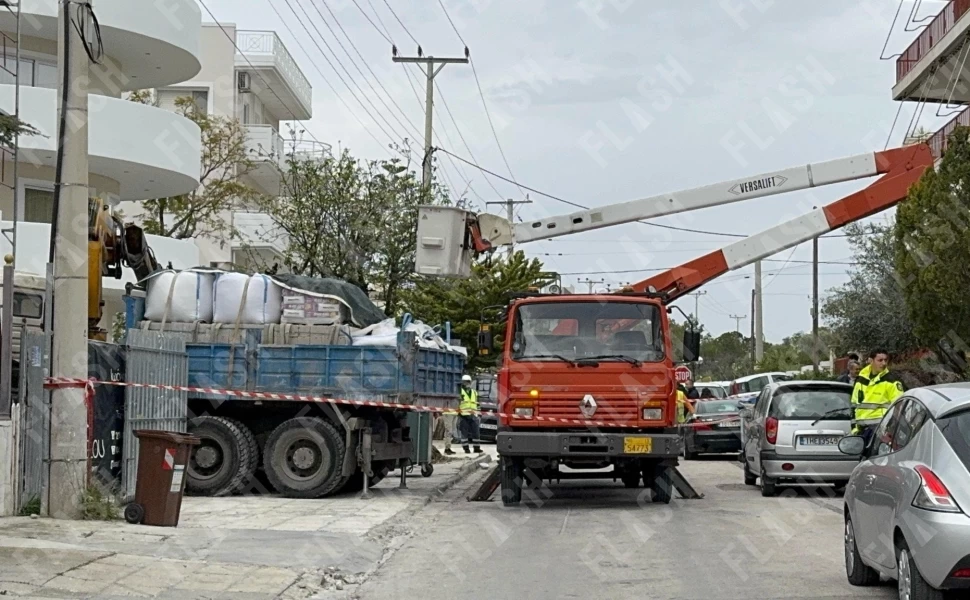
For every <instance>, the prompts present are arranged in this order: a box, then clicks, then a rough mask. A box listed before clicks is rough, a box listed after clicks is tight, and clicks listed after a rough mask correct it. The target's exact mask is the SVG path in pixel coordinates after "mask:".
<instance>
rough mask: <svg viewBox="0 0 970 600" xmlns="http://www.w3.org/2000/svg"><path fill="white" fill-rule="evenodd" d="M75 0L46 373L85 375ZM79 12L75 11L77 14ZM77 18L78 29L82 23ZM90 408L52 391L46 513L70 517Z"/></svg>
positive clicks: (61, 40) (70, 391)
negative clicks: (81, 303)
mask: <svg viewBox="0 0 970 600" xmlns="http://www.w3.org/2000/svg"><path fill="white" fill-rule="evenodd" d="M84 3H85V2H83V1H82V2H79V1H78V0H72V1H71V2H68V1H67V0H61V1H60V9H59V12H58V28H59V33H58V44H57V45H58V64H59V66H60V72H59V75H60V81H59V83H58V94H59V97H60V98H61V103H60V107H59V109H58V120H59V127H58V134H59V140H58V151H57V161H58V164H57V167H56V175H55V179H56V181H55V185H56V187H55V191H54V215H55V221H54V227H53V229H52V231H51V250H52V257H51V258H52V262H53V263H54V290H53V291H54V295H53V298H54V300H53V319H52V320H53V341H52V344H53V347H52V352H51V363H52V364H51V375H52V376H53V377H67V378H71V379H86V378H87V375H88V373H87V362H88V360H87V311H85V310H78V306H77V304H78V299H80V298H87V296H88V232H87V221H88V219H87V213H88V72H89V65H88V54H87V52H86V49H85V47H84V44H83V43H82V41H81V38H80V36H79V35H78V33H77V30H76V29H75V26H74V25H73V23H72V19H73V18H74V15H75V14H81V11H77V12H76V11H74V10H73V9H74V6H75V5H76V4H84ZM78 18H80V17H78ZM87 26H88V24H87V23H79V24H78V27H81V28H84V27H87ZM87 426H88V422H87V411H86V409H85V406H84V389H83V388H79V387H68V388H63V389H55V390H53V392H52V393H51V433H50V436H51V441H50V487H49V489H48V497H47V503H46V506H47V511H46V512H47V514H48V515H50V516H51V517H55V518H67V519H74V518H77V517H78V515H79V514H80V502H81V496H82V494H83V493H84V490H85V487H86V485H87Z"/></svg>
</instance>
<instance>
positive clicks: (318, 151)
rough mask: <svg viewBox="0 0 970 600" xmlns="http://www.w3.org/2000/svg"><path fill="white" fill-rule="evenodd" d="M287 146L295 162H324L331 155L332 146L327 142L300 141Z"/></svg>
mask: <svg viewBox="0 0 970 600" xmlns="http://www.w3.org/2000/svg"><path fill="white" fill-rule="evenodd" d="M286 146H287V152H288V153H292V154H293V158H294V159H295V160H323V159H325V158H327V157H328V156H330V155H331V153H330V150H331V146H330V144H327V143H325V142H317V141H312V140H310V141H307V140H300V141H298V142H291V143H288V144H287V145H286Z"/></svg>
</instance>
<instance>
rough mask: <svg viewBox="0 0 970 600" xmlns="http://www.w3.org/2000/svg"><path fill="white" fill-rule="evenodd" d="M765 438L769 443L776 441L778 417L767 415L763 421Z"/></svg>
mask: <svg viewBox="0 0 970 600" xmlns="http://www.w3.org/2000/svg"><path fill="white" fill-rule="evenodd" d="M765 440H767V441H768V443H769V444H774V443H776V442H777V441H778V419H776V418H774V417H768V419H767V420H766V421H765Z"/></svg>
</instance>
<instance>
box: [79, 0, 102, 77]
mask: <svg viewBox="0 0 970 600" xmlns="http://www.w3.org/2000/svg"><path fill="white" fill-rule="evenodd" d="M71 23H72V24H73V25H74V29H75V31H77V35H78V37H79V38H81V43H82V44H84V51H85V52H86V53H87V55H88V59H90V60H91V62H92V63H94V64H96V65H100V64H101V61H102V60H104V40H102V39H101V24H100V23H99V22H98V17H97V15H95V14H94V8H92V7H91V5H90V4H87V3H78V5H77V14H76V15H75V18H74V19H71ZM89 23H90V25H91V29H92V30H93V31H94V40H92V41H88V36H87V29H88V27H87V25H88V24H89ZM92 42H93V43H94V44H96V46H95V45H92Z"/></svg>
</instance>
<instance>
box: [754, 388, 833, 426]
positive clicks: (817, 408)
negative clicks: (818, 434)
mask: <svg viewBox="0 0 970 600" xmlns="http://www.w3.org/2000/svg"><path fill="white" fill-rule="evenodd" d="M850 397H851V395H850V392H849V391H848V390H843V389H838V388H831V387H828V386H800V385H799V386H785V387H782V388H779V389H778V390H777V391H776V392H775V401H774V402H772V403H771V416H772V417H776V418H778V419H781V420H783V421H790V420H805V421H807V420H815V419H818V418H820V417H822V416H824V415H828V416H829V417H831V419H832V420H837V419H843V420H846V421H847V420H849V419H851V418H852V411H851V410H850V407H851V405H850V403H849V399H850ZM839 411H842V412H839ZM827 418H828V417H827Z"/></svg>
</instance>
